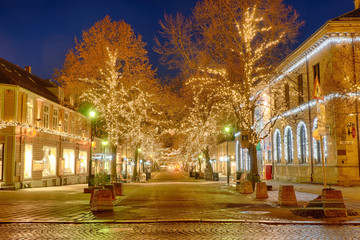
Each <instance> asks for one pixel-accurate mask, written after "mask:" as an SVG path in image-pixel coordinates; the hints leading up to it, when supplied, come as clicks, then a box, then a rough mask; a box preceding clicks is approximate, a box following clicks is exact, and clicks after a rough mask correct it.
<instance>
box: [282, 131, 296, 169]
mask: <svg viewBox="0 0 360 240" xmlns="http://www.w3.org/2000/svg"><path fill="white" fill-rule="evenodd" d="M289 135H290V136H289ZM289 138H290V153H291V156H289V155H288V153H289V149H288V148H289V146H288V141H289ZM284 151H285V160H286V162H287V163H292V161H293V160H294V134H293V133H292V129H291V127H290V126H286V127H285V130H284Z"/></svg>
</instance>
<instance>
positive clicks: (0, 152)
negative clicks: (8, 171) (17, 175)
mask: <svg viewBox="0 0 360 240" xmlns="http://www.w3.org/2000/svg"><path fill="white" fill-rule="evenodd" d="M3 171H4V144H3V143H1V144H0V181H2V180H3V176H4V175H3Z"/></svg>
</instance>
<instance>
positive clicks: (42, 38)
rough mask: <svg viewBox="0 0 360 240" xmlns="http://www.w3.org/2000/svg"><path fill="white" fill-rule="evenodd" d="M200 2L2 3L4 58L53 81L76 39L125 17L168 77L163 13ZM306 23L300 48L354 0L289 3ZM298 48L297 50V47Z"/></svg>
mask: <svg viewBox="0 0 360 240" xmlns="http://www.w3.org/2000/svg"><path fill="white" fill-rule="evenodd" d="M195 3H196V1H195V0H101V1H100V0H96V1H93V0H83V1H80V0H71V1H69V0H61V1H55V0H0V58H3V59H5V60H7V61H10V62H12V63H14V64H17V65H18V66H20V67H24V66H26V65H29V66H31V67H32V73H33V74H35V75H37V76H39V77H41V78H52V75H53V72H54V69H55V68H61V66H62V64H63V62H64V59H65V54H66V53H67V51H68V49H70V48H72V47H74V38H75V37H78V38H79V37H81V34H82V31H83V30H87V29H89V28H90V27H91V26H92V25H93V24H94V23H95V22H97V21H99V20H101V19H103V18H104V17H105V16H106V15H109V16H110V17H111V18H112V19H113V20H119V19H122V20H124V21H125V22H127V23H128V24H130V25H131V26H132V28H133V29H134V30H135V32H136V33H139V34H141V35H142V36H143V40H144V41H145V42H146V43H147V49H148V52H149V57H150V63H151V64H152V65H153V66H154V68H158V69H159V70H158V75H159V77H161V75H164V74H167V70H166V68H165V67H163V66H161V65H160V63H159V56H158V55H157V54H156V53H154V52H153V50H152V48H153V45H154V36H155V34H157V32H158V31H159V30H160V25H159V20H160V19H163V16H164V12H166V13H176V12H177V11H179V12H182V13H184V14H185V15H187V14H189V13H190V12H191V9H192V8H193V7H194V6H195ZM285 3H286V4H288V5H292V6H293V7H294V8H295V9H296V10H297V11H298V12H299V14H300V18H301V19H302V20H304V21H305V26H304V27H302V28H301V29H300V31H301V33H300V36H299V38H298V44H300V43H301V42H303V41H305V40H306V39H307V38H308V37H309V36H310V35H311V34H312V33H314V32H315V31H316V30H317V29H318V28H319V27H321V26H322V25H323V24H324V23H325V22H326V21H327V20H329V19H332V18H335V17H337V16H339V15H342V14H344V13H346V12H349V11H351V10H353V9H354V3H353V0H285ZM295 47H296V46H294V48H295Z"/></svg>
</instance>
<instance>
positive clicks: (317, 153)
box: [313, 118, 327, 164]
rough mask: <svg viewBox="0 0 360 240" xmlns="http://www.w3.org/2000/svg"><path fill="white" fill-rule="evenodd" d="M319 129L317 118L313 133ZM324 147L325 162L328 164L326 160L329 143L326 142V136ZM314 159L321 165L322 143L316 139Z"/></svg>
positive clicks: (314, 142)
mask: <svg viewBox="0 0 360 240" xmlns="http://www.w3.org/2000/svg"><path fill="white" fill-rule="evenodd" d="M317 127H318V119H317V118H315V119H314V125H313V131H314V130H315V129H317ZM323 147H324V155H325V162H326V158H327V141H326V136H324V137H323ZM313 152H314V154H313V157H314V159H315V163H316V164H320V163H321V148H320V141H318V140H316V139H315V138H313Z"/></svg>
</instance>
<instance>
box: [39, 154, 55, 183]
mask: <svg viewBox="0 0 360 240" xmlns="http://www.w3.org/2000/svg"><path fill="white" fill-rule="evenodd" d="M43 163H44V169H43V173H42V174H43V176H44V177H47V176H55V174H56V148H55V147H44V158H43Z"/></svg>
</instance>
